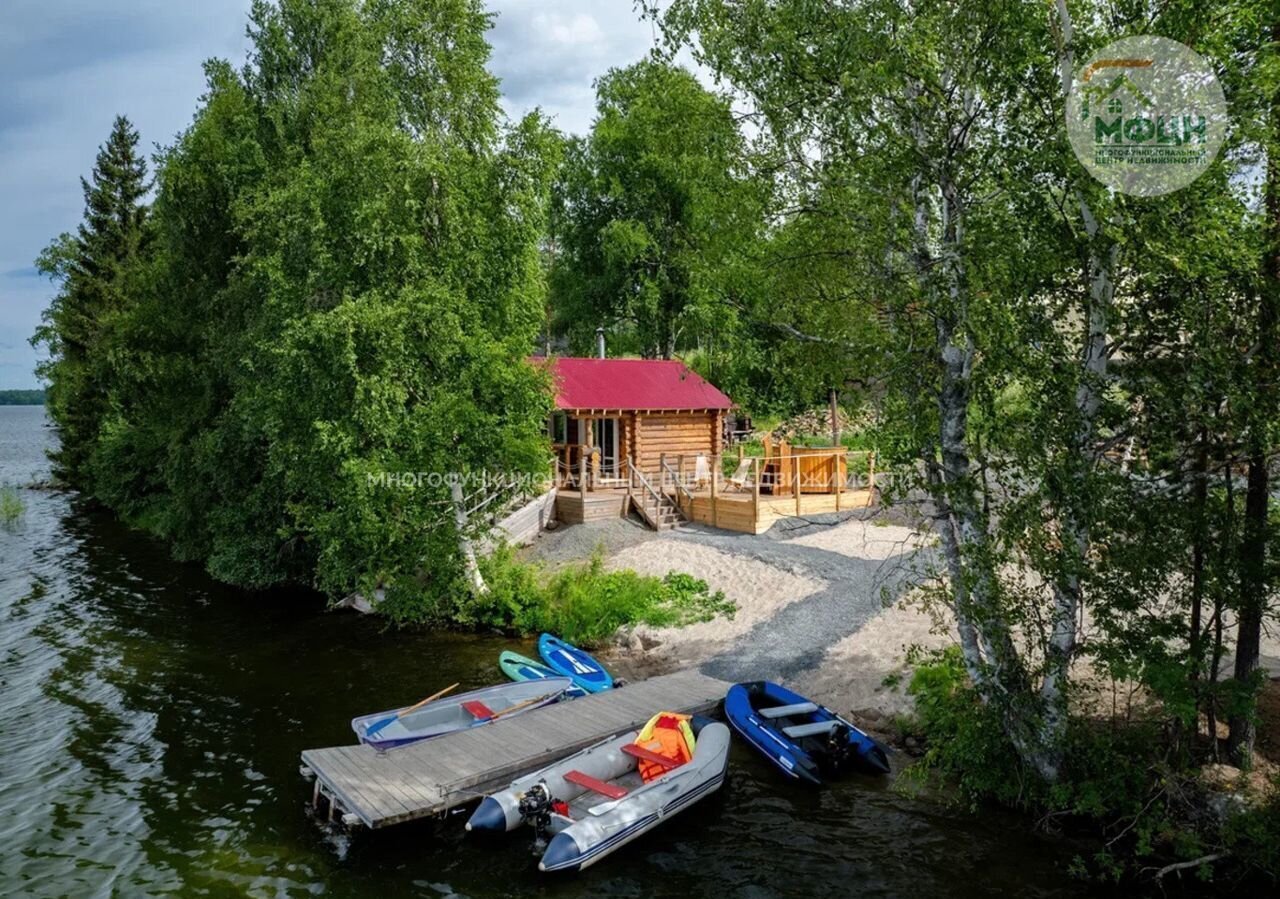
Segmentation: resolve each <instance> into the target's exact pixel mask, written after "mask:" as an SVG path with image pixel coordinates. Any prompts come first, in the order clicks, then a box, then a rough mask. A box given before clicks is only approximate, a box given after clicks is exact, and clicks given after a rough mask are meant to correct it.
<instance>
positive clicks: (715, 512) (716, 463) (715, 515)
mask: <svg viewBox="0 0 1280 899" xmlns="http://www.w3.org/2000/svg"><path fill="white" fill-rule="evenodd" d="M711 460H712V462H711V524H712V526H713V527H717V528H718V527H720V515H719V508H718V505H717V503H716V469H717V468H719V467H720V457H719V456H718V455H716V456H712V457H711Z"/></svg>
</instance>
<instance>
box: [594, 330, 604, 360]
mask: <svg viewBox="0 0 1280 899" xmlns="http://www.w3.org/2000/svg"><path fill="white" fill-rule="evenodd" d="M596 356H598V357H599V358H601V359H603V358H604V328H602V327H601V328H596Z"/></svg>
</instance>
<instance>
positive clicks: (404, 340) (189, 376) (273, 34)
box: [47, 0, 561, 605]
mask: <svg viewBox="0 0 1280 899" xmlns="http://www.w3.org/2000/svg"><path fill="white" fill-rule="evenodd" d="M489 24H490V17H489V14H488V13H486V12H485V11H484V8H483V6H482V4H481V3H480V2H479V0H379V2H365V0H323V2H321V0H279V2H256V3H255V4H254V5H253V8H252V12H251V16H250V26H249V40H250V53H249V60H248V63H247V65H246V66H245V67H244V68H243V69H242V70H240V71H237V70H235V69H233V68H232V66H231V65H229V64H227V63H225V62H221V61H214V62H211V63H209V64H208V65H207V66H206V77H207V82H208V88H207V92H206V94H205V95H204V97H203V98H202V99H201V104H200V108H199V109H198V111H197V112H196V115H195V118H194V121H193V122H192V124H191V126H190V127H189V128H188V129H187V130H186V131H185V132H183V133H182V134H181V135H180V136H179V137H178V139H177V141H176V143H175V144H174V145H173V146H172V147H169V148H168V149H166V150H165V151H164V152H163V153H162V154H161V156H160V159H159V165H158V169H157V172H156V195H155V203H154V206H153V209H152V211H151V214H150V216H149V220H150V224H149V231H148V233H149V242H148V245H147V247H148V249H147V252H146V253H145V254H143V256H142V257H141V258H138V259H137V260H136V261H135V262H134V263H133V264H132V265H130V266H129V268H128V271H127V273H126V277H124V278H123V279H122V283H123V284H124V285H125V286H126V293H127V296H128V303H126V304H124V311H123V312H122V314H121V316H120V319H119V321H118V322H116V323H115V324H114V326H113V327H114V328H115V330H116V332H117V333H118V337H117V338H115V339H113V346H114V350H113V351H112V353H110V354H109V355H110V358H111V360H112V369H111V377H110V378H109V379H108V380H107V381H106V382H104V383H103V384H102V385H101V390H100V393H101V394H102V395H103V396H105V397H106V399H107V401H106V404H105V407H104V412H103V415H102V416H101V420H100V421H99V422H98V423H97V425H96V426H95V427H93V428H92V429H91V435H90V436H91V438H92V439H86V441H85V454H84V456H85V462H84V466H83V468H84V470H85V471H86V472H87V473H88V474H87V482H88V483H87V484H86V486H87V488H88V489H89V490H90V491H91V492H93V493H94V494H95V495H96V496H97V497H98V498H100V499H101V500H103V501H104V502H106V503H107V504H108V505H109V506H111V507H112V508H113V509H115V510H116V511H117V512H119V513H120V514H122V515H123V516H125V517H126V518H128V519H130V520H131V521H133V522H135V523H137V524H139V525H141V526H142V527H144V528H146V529H147V530H149V531H152V532H153V533H156V534H158V535H160V536H162V537H164V538H166V539H167V540H169V541H170V543H171V544H172V546H173V548H174V551H175V553H176V554H177V555H178V556H179V557H180V558H184V559H192V560H200V561H203V562H204V563H205V564H206V565H207V567H208V569H209V571H210V572H212V573H213V574H214V575H215V576H216V577H218V578H220V579H222V580H224V581H228V582H231V583H235V584H241V585H245V586H252V587H265V586H269V585H272V584H277V583H281V582H296V583H303V584H308V585H312V586H315V587H317V588H319V589H321V590H323V591H324V592H326V593H327V594H329V595H331V596H341V595H345V594H346V593H348V592H351V591H353V590H361V591H364V592H366V593H371V592H372V591H373V590H375V589H378V588H382V589H385V590H386V591H388V592H389V593H392V594H395V595H397V596H413V597H417V599H416V601H417V602H420V603H424V604H428V605H429V604H430V603H448V602H450V601H451V598H452V595H453V594H454V593H455V592H456V591H458V590H459V568H460V562H459V550H458V541H457V534H456V528H455V525H454V520H453V514H452V507H451V506H450V503H449V491H448V488H447V486H445V483H444V481H443V480H442V479H441V478H440V477H437V478H436V479H435V480H434V481H426V482H423V483H422V484H420V485H414V486H413V487H412V488H402V487H399V486H395V485H394V484H393V485H391V486H388V485H387V483H386V482H385V480H380V478H382V476H384V475H391V476H393V477H394V476H397V475H406V474H407V475H409V476H415V475H416V474H418V473H427V474H431V473H434V474H435V475H437V476H441V475H445V474H451V473H457V474H458V475H460V476H464V477H465V476H467V475H469V474H472V473H476V474H478V473H481V472H490V471H499V472H503V473H505V474H519V473H537V472H541V470H542V468H543V467H544V466H545V460H546V449H545V442H544V438H543V435H542V425H543V422H544V421H545V419H546V415H547V412H548V407H549V402H550V399H549V393H548V391H547V390H546V384H545V383H544V378H543V376H542V375H541V374H540V373H539V372H538V371H536V370H535V369H534V368H533V367H531V366H529V365H527V364H526V362H525V359H526V357H527V355H528V353H529V351H530V349H531V348H532V346H533V342H534V338H535V337H536V335H537V333H538V330H539V328H540V326H541V323H542V312H543V300H544V295H545V285H544V282H543V273H542V270H541V262H540V256H539V242H540V240H541V239H542V236H543V233H544V229H545V223H546V211H547V204H548V198H549V190H550V183H551V177H552V173H553V171H554V168H555V166H556V164H557V160H558V157H559V153H560V148H561V139H560V137H559V135H557V134H556V133H555V132H554V131H552V130H551V129H550V128H549V127H548V126H547V124H546V122H545V120H543V119H542V118H540V117H538V116H536V115H531V116H529V117H527V118H526V119H524V120H523V121H520V122H518V123H515V124H507V123H504V122H503V121H502V118H501V114H500V111H499V107H498V86H497V80H496V78H495V77H494V76H493V75H492V73H491V72H489V70H488V68H487V63H488V59H489V46H488V44H487V43H486V41H485V37H484V35H485V31H486V30H487V29H488V27H489ZM47 256H48V264H47V267H48V268H50V269H54V268H57V267H58V266H61V265H64V264H65V263H64V262H63V260H64V259H65V258H67V257H66V255H65V254H64V253H62V252H61V251H59V252H54V251H53V250H51V251H50V253H49V254H47ZM51 327H54V328H55V329H57V328H60V327H61V326H60V325H58V323H57V322H56V321H53V322H51ZM55 336H56V339H59V340H61V339H63V336H62V332H61V331H58V334H57V335H55ZM99 355H101V354H99ZM50 376H51V378H52V382H51V386H50V390H51V397H53V398H58V397H61V396H63V395H64V394H66V392H67V391H68V390H70V389H72V386H71V380H70V378H69V376H64V373H63V371H62V370H58V371H51V372H50ZM75 389H79V388H75ZM86 434H89V432H88V431H86ZM77 445H78V444H77ZM470 489H471V488H468V491H470Z"/></svg>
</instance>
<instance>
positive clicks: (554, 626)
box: [385, 547, 736, 646]
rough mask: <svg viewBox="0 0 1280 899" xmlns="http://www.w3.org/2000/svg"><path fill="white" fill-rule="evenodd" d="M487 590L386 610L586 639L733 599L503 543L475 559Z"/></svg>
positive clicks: (673, 622)
mask: <svg viewBox="0 0 1280 899" xmlns="http://www.w3.org/2000/svg"><path fill="white" fill-rule="evenodd" d="M480 568H481V571H482V573H483V574H484V577H485V581H486V582H487V583H488V585H489V592H488V593H487V594H485V595H483V596H479V597H466V598H463V597H462V596H461V594H458V595H456V597H455V598H454V599H453V600H452V601H451V602H449V603H447V604H443V605H442V604H436V605H431V606H428V605H424V604H423V603H422V602H420V601H418V599H417V598H415V597H410V596H403V595H397V596H394V597H393V596H389V597H388V604H387V606H386V607H385V608H386V611H388V613H389V614H391V615H392V616H393V617H395V618H397V619H399V620H412V621H414V622H417V623H428V624H435V625H453V626H463V627H475V628H486V629H496V630H501V631H508V632H514V633H522V634H529V633H539V632H541V631H547V632H549V633H553V634H556V635H558V636H560V637H562V638H564V639H566V640H569V641H570V642H573V643H577V644H580V645H583V646H592V645H597V644H599V643H602V642H603V641H605V640H607V639H609V638H610V637H611V636H612V635H613V634H614V632H615V631H617V629H618V628H620V627H623V626H625V625H632V624H647V625H651V626H653V627H681V626H683V625H686V624H692V623H695V622H700V621H710V620H711V619H712V618H715V617H716V616H719V615H724V616H727V617H729V618H732V617H733V614H734V611H735V608H736V607H735V606H734V604H733V603H732V602H730V601H729V600H727V599H725V597H724V594H723V593H721V592H720V591H715V592H712V591H711V590H709V589H708V587H707V584H706V582H705V581H701V580H698V579H696V578H694V577H691V576H690V575H688V574H682V573H679V572H670V573H668V574H667V575H666V576H664V577H661V578H658V577H651V576H647V575H641V574H637V573H635V572H634V571H629V570H625V571H606V570H605V568H604V560H603V558H602V557H601V556H600V555H599V554H597V555H595V556H593V557H592V559H591V560H590V561H589V562H585V563H582V564H579V565H571V566H567V567H564V568H560V569H557V570H555V571H547V570H545V569H543V568H541V567H539V566H537V565H532V564H525V563H522V562H520V561H518V560H517V559H516V557H515V553H514V551H513V550H512V549H510V548H508V547H500V548H498V549H497V550H495V551H494V552H493V553H492V554H491V555H489V556H487V557H485V558H483V559H481V561H480Z"/></svg>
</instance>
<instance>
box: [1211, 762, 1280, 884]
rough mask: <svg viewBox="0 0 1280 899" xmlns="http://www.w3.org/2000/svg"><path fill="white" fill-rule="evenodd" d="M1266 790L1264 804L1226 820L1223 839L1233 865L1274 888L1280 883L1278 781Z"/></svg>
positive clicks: (1272, 781) (1279, 797) (1279, 787)
mask: <svg viewBox="0 0 1280 899" xmlns="http://www.w3.org/2000/svg"><path fill="white" fill-rule="evenodd" d="M1269 786H1270V795H1269V797H1268V798H1267V799H1266V800H1265V801H1263V802H1261V803H1260V804H1256V805H1253V806H1250V807H1249V808H1248V809H1246V810H1244V811H1242V812H1240V813H1239V814H1236V815H1233V816H1232V817H1231V818H1229V819H1228V820H1227V823H1226V827H1225V828H1224V831H1223V837H1224V845H1225V848H1226V850H1227V852H1229V853H1230V854H1231V857H1232V859H1233V860H1234V861H1235V863H1236V864H1238V865H1239V866H1240V867H1242V868H1244V869H1245V870H1246V871H1248V872H1249V873H1250V874H1255V875H1258V876H1261V877H1263V878H1265V879H1266V880H1267V881H1268V882H1270V883H1271V884H1275V883H1277V882H1278V881H1280V777H1274V776H1273V778H1272V780H1271V783H1270V785H1269Z"/></svg>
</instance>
